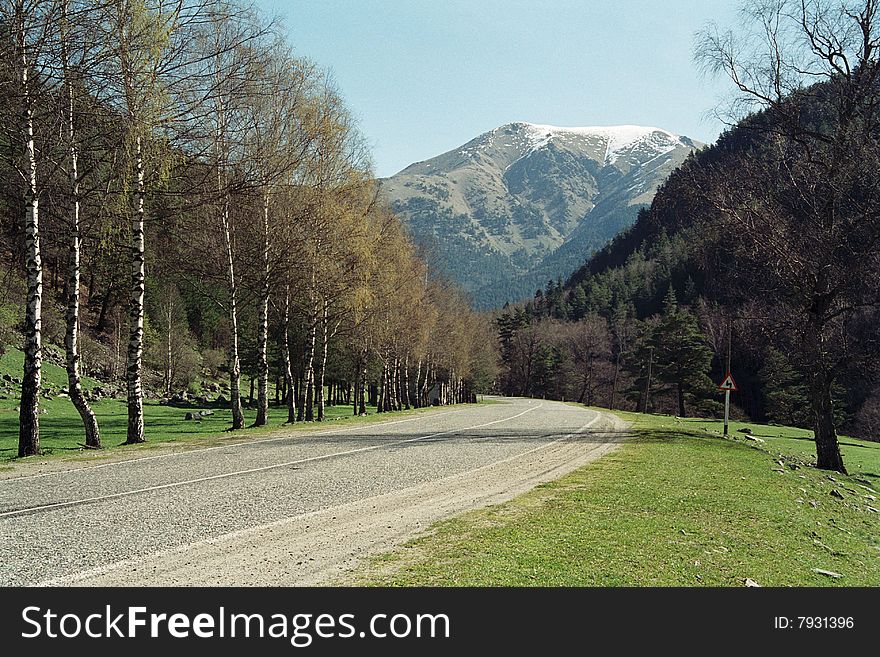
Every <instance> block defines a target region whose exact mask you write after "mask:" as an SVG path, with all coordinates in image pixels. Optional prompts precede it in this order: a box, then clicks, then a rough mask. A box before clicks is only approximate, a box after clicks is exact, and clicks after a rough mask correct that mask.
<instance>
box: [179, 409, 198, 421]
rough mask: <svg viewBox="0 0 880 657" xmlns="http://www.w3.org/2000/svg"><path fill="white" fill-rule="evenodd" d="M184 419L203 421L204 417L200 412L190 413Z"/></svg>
mask: <svg viewBox="0 0 880 657" xmlns="http://www.w3.org/2000/svg"><path fill="white" fill-rule="evenodd" d="M183 419H184V420H201V419H202V415H201V414H200V413H199V412H198V411H195V412H189V413H187V414H186V416H185V417H184V418H183Z"/></svg>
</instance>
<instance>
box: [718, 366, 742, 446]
mask: <svg viewBox="0 0 880 657" xmlns="http://www.w3.org/2000/svg"><path fill="white" fill-rule="evenodd" d="M718 389H719V390H723V391H724V435H725V436H727V434H728V426H729V425H730V393H731V391H735V390H737V387H736V382H735V381H734V380H733V377H732V376H731V375H730V372H728V373H727V376H725V377H724V381H722V382H721V383H720V384H718Z"/></svg>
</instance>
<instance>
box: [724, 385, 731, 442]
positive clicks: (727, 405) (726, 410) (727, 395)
mask: <svg viewBox="0 0 880 657" xmlns="http://www.w3.org/2000/svg"><path fill="white" fill-rule="evenodd" d="M729 423H730V390H725V391H724V436H725V437H726V436H727V433H728V431H727V426H728V424H729Z"/></svg>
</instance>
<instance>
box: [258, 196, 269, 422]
mask: <svg viewBox="0 0 880 657" xmlns="http://www.w3.org/2000/svg"><path fill="white" fill-rule="evenodd" d="M262 246H263V249H262V251H263V252H262V257H263V272H262V274H263V281H262V285H261V288H260V309H259V321H258V327H257V418H256V420H254V426H255V427H261V426H263V425H264V424H266V422H267V421H268V419H269V356H268V353H267V351H268V342H269V188H268V185H266V186H265V195H264V197H263V244H262Z"/></svg>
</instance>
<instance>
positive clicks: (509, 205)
mask: <svg viewBox="0 0 880 657" xmlns="http://www.w3.org/2000/svg"><path fill="white" fill-rule="evenodd" d="M701 146H702V144H700V143H699V142H696V141H693V140H691V139H689V138H687V137H682V136H680V135H675V134H673V133H671V132H668V131H666V130H661V129H660V128H650V127H642V126H630V125H623V126H609V127H587V128H559V127H555V126H549V125H536V124H532V123H509V124H507V125H503V126H501V127H499V128H496V129H495V130H492V131H490V132H487V133H485V134H482V135H480V136H479V137H477V138H475V139H472V140H471V141H469V142H468V143H466V144H464V145H463V146H461V147H459V148H456V149H454V150H451V151H449V152H448V153H444V154H442V155H438V156H437V157H434V158H431V159H430V160H426V161H424V162H417V163H415V164H412V165H410V166H409V167H407V168H406V169H404V170H403V171H401V172H400V173H398V174H396V175H394V176H392V177H390V178H387V179H386V180H384V181H383V185H382V186H383V190H384V192H385V194H386V196H387V198H388V200H389V201H390V202H391V204H392V207H393V209H394V210H395V211H396V212H398V213H399V214H400V215H401V216H402V217H403V218H404V220H405V221H406V222H407V223H408V225H409V226H410V229H411V231H412V233H413V236H414V238H415V239H416V241H418V242H420V243H422V244H424V245H425V246H426V247H427V248H428V249H429V252H430V253H429V255H433V256H434V258H435V260H436V261H438V263H439V264H440V266H441V267H442V268H444V269H445V271H446V273H447V275H449V276H450V277H452V278H454V279H455V280H457V281H459V282H460V283H461V284H462V285H463V287H464V288H465V289H466V290H467V291H468V292H470V293H471V295H472V296H473V298H474V301H475V302H476V304H477V305H478V306H480V307H483V308H489V307H493V306H498V305H501V304H503V303H504V302H505V301H516V300H519V299H521V298H524V297H530V296H531V295H532V294H534V292H535V289H536V288H538V287H543V286H544V285H545V284H546V282H547V279H548V278H554V279H555V278H558V277H560V276H561V277H563V278H565V277H567V276H568V275H569V274H570V273H571V272H573V271H574V270H575V269H576V268H577V267H578V266H579V265H580V264H582V263H583V261H584V260H586V258H587V257H589V255H590V254H591V253H592V252H593V251H595V250H596V249H598V248H600V247H601V246H602V245H603V244H604V243H605V242H607V241H608V240H609V239H611V238H612V237H614V235H616V234H617V233H618V232H619V231H620V230H622V229H623V228H626V227H627V226H629V225H630V224H632V222H633V221H634V220H635V217H636V214H637V212H638V209H639V208H641V207H644V206H646V205H648V204H650V202H651V199H652V198H653V197H654V193H655V192H656V190H657V188H658V186H659V185H660V184H661V183H662V182H663V181H664V180H665V179H666V177H667V176H668V175H669V173H670V172H671V171H672V170H673V169H674V168H675V167H676V166H678V165H679V164H680V163H681V162H682V161H683V160H684V159H685V158H686V157H687V156H688V154H689V153H691V152H692V151H694V150H695V149H697V148H699V147H701Z"/></svg>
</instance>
